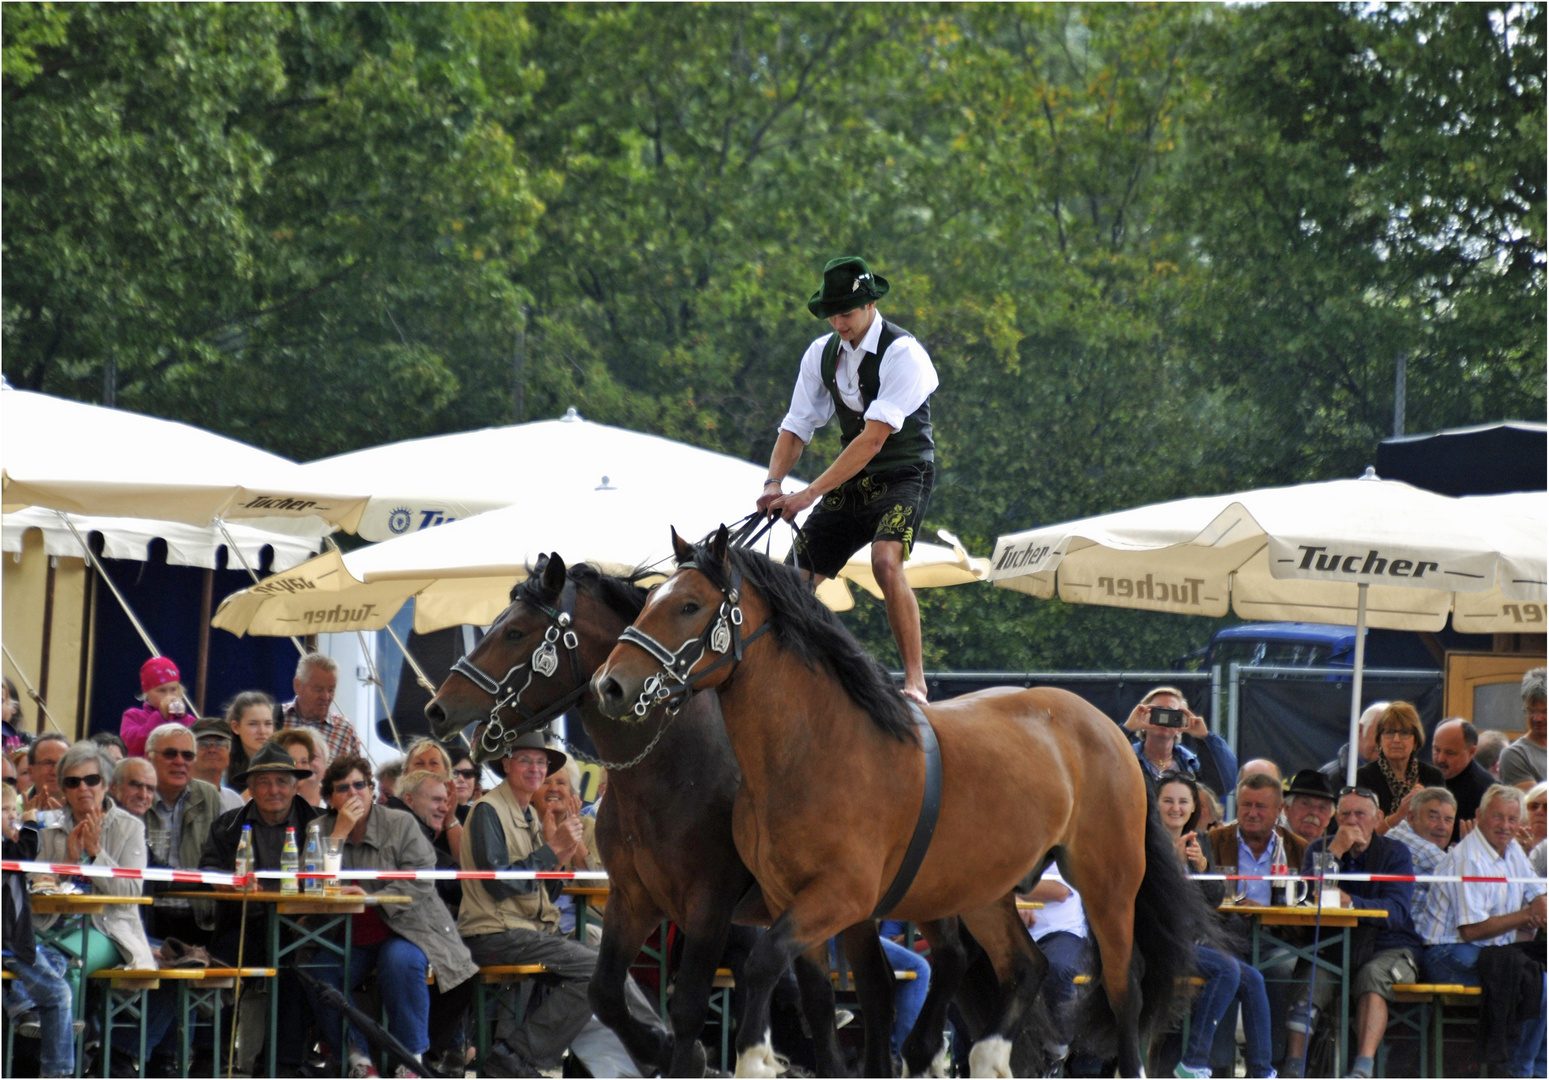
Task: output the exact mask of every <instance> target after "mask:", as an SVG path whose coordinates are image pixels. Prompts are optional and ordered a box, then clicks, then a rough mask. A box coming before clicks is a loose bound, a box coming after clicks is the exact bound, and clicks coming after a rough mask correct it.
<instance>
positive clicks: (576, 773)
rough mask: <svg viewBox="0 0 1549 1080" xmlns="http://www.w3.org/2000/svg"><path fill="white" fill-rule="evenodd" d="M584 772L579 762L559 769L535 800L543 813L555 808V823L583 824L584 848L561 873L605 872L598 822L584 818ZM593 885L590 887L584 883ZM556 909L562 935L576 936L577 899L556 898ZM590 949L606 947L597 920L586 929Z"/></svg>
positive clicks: (561, 866)
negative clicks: (582, 783) (600, 852)
mask: <svg viewBox="0 0 1549 1080" xmlns="http://www.w3.org/2000/svg"><path fill="white" fill-rule="evenodd" d="M580 792H581V768H580V766H578V765H577V764H576V763H575V759H574V758H572V759H571V760H569V761H567V762H565V767H564V768H563V769H555V770H554V771H553V772H551V773H549V778H548V779H547V780H545V781H544V782H543V786H542V787H540V788H539V789H538V794H537V797H536V798H535V799H534V800H533V801H534V802H535V803H537V805H538V808H539V813H540V814H541V813H542V812H543V808H544V807H549V806H552V807H554V808H555V810H554V820H555V821H556V822H559V821H564V820H565V819H566V818H571V817H574V818H576V819H578V820H579V821H580V822H581V845H580V846H579V847H578V848H576V852H575V854H574V855H572V856H571V857H570V858H569V859H566V860H565V861H564V862H562V863H560V864H559V866H558V867H557V868H556V869H559V870H601V869H602V856H601V855H599V854H598V853H597V819H596V818H589V817H582V815H581V794H580ZM583 884H589V883H583ZM554 906H555V907H557V908H559V932H560V933H561V934H574V933H575V924H576V905H575V897H573V896H566V895H565V894H564V893H563V892H561V893H560V894H559V896H557V897H555V898H554ZM592 906H593V907H594V908H595V909H596V910H597V911H599V912H600V911H601V910H602V908H603V905H602V904H593V905H592ZM584 940H585V941H586V943H587V944H588V945H601V944H602V923H601V921H599V920H594V921H592V922H591V923H589V924H588V925H587V927H586V937H585V938H584Z"/></svg>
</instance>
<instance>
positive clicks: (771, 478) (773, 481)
mask: <svg viewBox="0 0 1549 1080" xmlns="http://www.w3.org/2000/svg"><path fill="white" fill-rule="evenodd" d="M780 483H782V481H779V480H776V479H775V478H774V477H772V476H771V477H770V478H769V479H768V480H765V481H764V486H765V487H768V486H769V485H770V484H775V485H777V486H778V485H779V484H780Z"/></svg>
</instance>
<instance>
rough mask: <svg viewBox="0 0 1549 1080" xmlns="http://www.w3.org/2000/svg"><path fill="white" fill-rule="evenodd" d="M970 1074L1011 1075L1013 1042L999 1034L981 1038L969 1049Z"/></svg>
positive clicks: (987, 1075) (985, 1075)
mask: <svg viewBox="0 0 1549 1080" xmlns="http://www.w3.org/2000/svg"><path fill="white" fill-rule="evenodd" d="M968 1075H969V1076H984V1077H997V1078H999V1077H1009V1076H1011V1075H1012V1073H1011V1043H1010V1042H1008V1041H1007V1040H1005V1039H1003V1038H1001V1037H1000V1036H999V1035H991V1036H990V1037H989V1038H988V1039H980V1040H979V1041H978V1042H976V1043H974V1048H973V1049H972V1050H970V1051H968Z"/></svg>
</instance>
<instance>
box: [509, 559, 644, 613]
mask: <svg viewBox="0 0 1549 1080" xmlns="http://www.w3.org/2000/svg"><path fill="white" fill-rule="evenodd" d="M527 571H528V572H527V576H526V577H525V578H523V579H522V580H521V581H518V582H517V583H516V584H515V585H513V586H512V587H511V602H512V603H515V602H516V601H518V600H521V601H524V602H525V603H529V604H539V605H542V606H544V607H553V606H554V604H556V603H557V602H558V601H559V596H558V595H556V594H554V593H551V592H550V591H549V590H547V589H545V588H544V587H543V574H542V572H541V571H539V570H537V569H536V568H534V567H528V568H527ZM565 576H566V577H568V578H569V579H570V580H571V581H573V582H575V583H576V585H578V586H579V587H580V588H582V589H585V590H586V591H587V592H589V593H591V594H592V595H593V596H595V597H596V598H597V599H598V600H600V601H602V603H603V604H604V605H605V606H606V607H607V608H608V609H609V610H610V611H612V612H613V613H614V614H615V615H617V616H619V617H620V618H621V619H623V620H624V621H625V622H634V621H635V619H636V618H637V617H638V616H639V615H640V609H641V608H643V607H645V590H644V589H642V588H641V587H640V586H639V585H636V584H635V583H634V581H632V580H631V579H629V578H621V577H614V576H612V575H611V574H604V573H603V572H602V571H601V570H599V569H597V567H595V566H593V565H592V564H591V563H576V564H575V565H573V566H569V567H567V568H566V573H565Z"/></svg>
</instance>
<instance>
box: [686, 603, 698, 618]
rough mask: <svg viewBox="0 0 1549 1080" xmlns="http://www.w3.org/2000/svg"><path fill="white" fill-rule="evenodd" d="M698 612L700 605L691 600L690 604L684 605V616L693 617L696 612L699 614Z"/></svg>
mask: <svg viewBox="0 0 1549 1080" xmlns="http://www.w3.org/2000/svg"><path fill="white" fill-rule="evenodd" d="M698 610H699V605H698V604H696V603H695V602H694V601H692V600H690V601H689V602H688V603H686V604H684V605H683V614H684V615H692V614H694V613H695V612H697V611H698Z"/></svg>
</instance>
